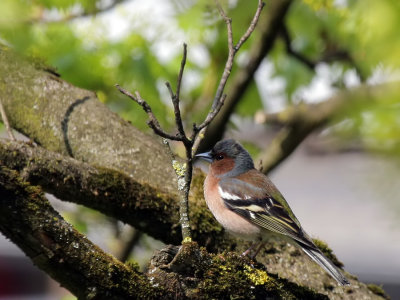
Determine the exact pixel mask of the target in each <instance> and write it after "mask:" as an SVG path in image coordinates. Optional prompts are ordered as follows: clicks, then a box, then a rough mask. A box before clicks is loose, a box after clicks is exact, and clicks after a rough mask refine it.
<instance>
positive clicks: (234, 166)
mask: <svg viewBox="0 0 400 300" xmlns="http://www.w3.org/2000/svg"><path fill="white" fill-rule="evenodd" d="M196 157H199V158H202V159H204V160H206V161H208V162H210V163H211V166H210V169H211V171H212V172H213V174H214V175H216V176H218V177H225V176H229V177H230V176H237V175H239V174H242V173H244V172H247V171H249V170H251V169H254V163H253V159H252V158H251V156H250V154H249V152H247V151H246V149H244V148H243V146H242V145H240V144H239V143H238V142H236V141H235V140H232V139H229V140H223V141H219V142H218V143H216V144H215V146H214V147H213V148H212V149H211V151H209V152H204V153H200V154H197V155H196Z"/></svg>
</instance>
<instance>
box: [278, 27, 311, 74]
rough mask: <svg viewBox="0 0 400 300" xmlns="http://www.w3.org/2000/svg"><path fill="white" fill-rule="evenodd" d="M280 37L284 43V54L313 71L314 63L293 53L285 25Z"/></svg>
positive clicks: (295, 52) (299, 54) (301, 55)
mask: <svg viewBox="0 0 400 300" xmlns="http://www.w3.org/2000/svg"><path fill="white" fill-rule="evenodd" d="M281 36H282V39H283V42H284V43H285V48H286V52H287V53H288V54H290V55H291V56H293V57H294V58H296V59H297V60H298V61H300V62H302V63H303V64H304V65H305V66H307V67H308V68H309V69H311V70H313V71H314V69H315V66H316V65H317V63H316V62H314V61H311V60H310V59H308V58H307V57H305V56H304V55H303V54H301V53H298V52H297V51H295V50H294V49H293V47H292V41H291V38H290V35H289V31H288V29H287V27H286V25H285V24H283V26H282V29H281Z"/></svg>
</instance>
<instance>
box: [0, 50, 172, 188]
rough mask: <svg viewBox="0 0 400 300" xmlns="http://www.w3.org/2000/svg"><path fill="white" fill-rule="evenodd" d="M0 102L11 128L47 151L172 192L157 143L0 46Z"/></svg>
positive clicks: (87, 94) (168, 171)
mask: <svg viewBox="0 0 400 300" xmlns="http://www.w3.org/2000/svg"><path fill="white" fill-rule="evenodd" d="M0 84H1V88H0V98H1V99H2V101H3V105H4V108H5V110H6V111H7V116H8V119H9V122H10V125H11V127H12V128H14V129H16V130H18V131H19V132H21V133H23V134H25V135H26V136H28V137H29V138H30V139H32V140H33V141H35V142H36V143H38V144H39V145H41V146H43V147H44V148H46V149H49V150H51V151H55V152H59V153H61V154H63V155H69V156H73V157H74V158H76V159H78V160H82V161H85V162H88V163H90V164H94V165H98V166H103V167H106V168H113V169H117V170H120V171H122V172H125V173H126V174H127V175H129V176H131V177H132V178H134V179H135V180H136V181H137V182H141V183H148V184H149V185H150V186H151V187H153V188H154V189H155V190H156V191H157V192H167V193H171V194H172V195H173V194H175V193H176V189H175V187H176V184H177V183H176V182H177V181H176V178H175V175H174V171H173V169H172V168H171V165H170V163H169V157H168V156H167V154H166V153H165V151H164V147H163V145H162V143H161V142H160V141H159V140H157V139H154V138H153V137H151V136H149V135H147V134H145V133H143V132H141V131H140V130H138V129H137V128H135V127H133V126H132V125H131V124H129V123H128V122H126V121H124V120H122V119H121V118H120V117H119V116H118V115H116V114H114V113H111V112H110V110H109V109H108V108H107V107H106V106H105V105H103V104H102V103H101V102H100V101H98V99H97V98H96V95H95V94H94V93H93V92H90V91H87V90H83V89H80V88H77V87H74V86H72V85H71V84H69V83H67V82H65V81H63V80H62V79H60V78H59V77H56V76H54V75H53V74H50V73H47V72H45V71H43V70H39V69H36V68H35V66H34V65H33V64H31V63H29V62H27V61H26V60H25V59H24V58H22V57H20V56H18V55H16V54H14V53H13V52H12V51H11V50H10V49H6V48H4V47H3V48H1V47H0Z"/></svg>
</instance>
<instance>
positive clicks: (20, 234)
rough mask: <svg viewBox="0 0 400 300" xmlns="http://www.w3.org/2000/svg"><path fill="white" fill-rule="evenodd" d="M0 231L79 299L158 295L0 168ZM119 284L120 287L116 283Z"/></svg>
mask: <svg viewBox="0 0 400 300" xmlns="http://www.w3.org/2000/svg"><path fill="white" fill-rule="evenodd" d="M0 231H1V232H2V233H3V234H4V235H5V236H6V237H8V238H9V239H10V240H12V241H13V242H14V243H15V244H16V245H17V246H18V247H19V248H21V249H22V250H23V251H24V252H25V254H26V255H27V256H29V257H30V258H31V259H32V261H33V262H34V264H35V265H37V266H38V267H39V268H41V269H42V270H44V271H45V272H46V273H48V274H49V275H50V276H52V277H53V278H54V279H55V280H57V281H58V282H59V283H61V285H63V286H64V287H66V288H67V289H68V290H70V291H71V292H72V293H73V294H75V295H76V296H77V297H79V298H81V299H89V298H90V299H91V298H95V299H148V298H153V299H156V298H158V297H161V296H162V295H161V294H160V290H157V289H155V288H153V287H152V286H151V285H150V282H149V281H148V280H147V278H146V277H145V276H143V275H141V274H139V273H138V272H137V271H136V270H135V269H133V268H130V267H128V266H126V265H124V264H122V263H121V262H120V261H118V260H116V259H115V258H114V257H112V256H111V255H107V254H106V253H104V252H103V251H102V250H101V249H100V248H98V247H97V246H95V245H93V244H92V243H91V242H90V241H89V240H88V239H87V238H85V237H84V236H83V235H82V234H80V233H79V232H77V231H76V230H75V229H74V228H73V227H72V226H71V225H70V224H68V223H67V222H65V220H64V219H63V218H62V217H61V216H60V215H59V214H58V213H57V212H56V211H55V210H54V209H53V208H52V207H51V205H50V204H49V202H48V201H47V199H46V198H45V197H44V195H43V193H42V192H41V189H40V188H39V187H36V186H31V185H28V184H27V183H25V182H24V181H23V180H22V179H21V177H19V174H18V172H16V171H12V170H9V169H7V168H5V167H0ZM121 283H124V284H121Z"/></svg>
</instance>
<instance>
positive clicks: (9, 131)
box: [0, 99, 16, 141]
mask: <svg viewBox="0 0 400 300" xmlns="http://www.w3.org/2000/svg"><path fill="white" fill-rule="evenodd" d="M0 114H1V119H2V120H3V123H4V126H5V127H6V130H7V134H8V137H9V138H10V140H12V141H15V140H16V139H15V136H14V134H13V132H12V129H11V126H10V123H9V122H8V118H7V114H6V111H5V110H4V107H3V102H2V101H1V99H0Z"/></svg>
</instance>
